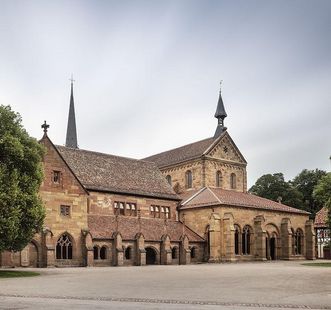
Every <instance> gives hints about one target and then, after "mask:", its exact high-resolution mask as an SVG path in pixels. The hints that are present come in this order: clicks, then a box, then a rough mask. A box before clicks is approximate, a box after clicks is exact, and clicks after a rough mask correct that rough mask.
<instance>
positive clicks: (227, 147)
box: [205, 132, 247, 164]
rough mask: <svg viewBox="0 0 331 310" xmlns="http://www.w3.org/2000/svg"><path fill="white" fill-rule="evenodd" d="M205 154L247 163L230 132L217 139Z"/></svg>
mask: <svg viewBox="0 0 331 310" xmlns="http://www.w3.org/2000/svg"><path fill="white" fill-rule="evenodd" d="M205 155H206V156H209V157H212V158H215V159H220V160H226V161H231V162H236V163H242V164H246V163H247V162H246V160H245V158H244V156H243V155H242V154H241V153H240V151H239V149H238V147H237V146H236V144H235V143H234V142H233V140H232V139H231V137H230V135H229V134H228V132H226V133H225V134H224V135H222V136H221V137H220V139H217V140H215V143H214V144H213V145H211V147H210V148H209V149H207V150H206V152H205Z"/></svg>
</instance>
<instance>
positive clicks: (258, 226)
mask: <svg viewBox="0 0 331 310" xmlns="http://www.w3.org/2000/svg"><path fill="white" fill-rule="evenodd" d="M264 222H265V219H264V217H263V215H258V216H256V217H255V218H254V234H255V238H254V239H255V259H256V260H267V258H266V248H265V244H266V231H265V229H264V227H263V226H264Z"/></svg>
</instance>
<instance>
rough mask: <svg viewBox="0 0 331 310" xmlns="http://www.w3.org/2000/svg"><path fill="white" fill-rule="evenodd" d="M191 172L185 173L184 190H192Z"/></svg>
mask: <svg viewBox="0 0 331 310" xmlns="http://www.w3.org/2000/svg"><path fill="white" fill-rule="evenodd" d="M192 180H193V177H192V171H191V170H188V171H186V173H185V184H186V188H192Z"/></svg>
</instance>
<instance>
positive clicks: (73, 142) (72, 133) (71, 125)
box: [66, 76, 78, 149]
mask: <svg viewBox="0 0 331 310" xmlns="http://www.w3.org/2000/svg"><path fill="white" fill-rule="evenodd" d="M70 81H71V94H70V106H69V116H68V126H67V136H66V146H67V147H72V148H76V149H77V148H78V144H77V131H76V117H75V106H74V86H73V82H74V80H73V78H72V76H71V79H70Z"/></svg>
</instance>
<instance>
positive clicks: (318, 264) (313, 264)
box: [302, 263, 331, 267]
mask: <svg viewBox="0 0 331 310" xmlns="http://www.w3.org/2000/svg"><path fill="white" fill-rule="evenodd" d="M302 265H305V266H314V267H331V263H304V264H302Z"/></svg>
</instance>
